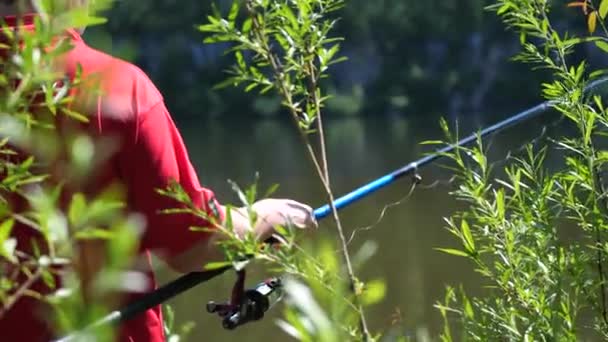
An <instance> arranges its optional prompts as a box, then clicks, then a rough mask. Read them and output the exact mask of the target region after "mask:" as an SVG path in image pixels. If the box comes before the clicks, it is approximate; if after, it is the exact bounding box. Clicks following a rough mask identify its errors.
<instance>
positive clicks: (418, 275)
mask: <svg viewBox="0 0 608 342" xmlns="http://www.w3.org/2000/svg"><path fill="white" fill-rule="evenodd" d="M217 2H218V3H219V5H220V6H219V7H220V8H226V6H228V5H229V1H217ZM554 3H555V4H556V5H555V21H554V22H555V23H556V25H558V27H560V28H563V29H568V30H570V31H583V30H585V24H584V18H583V17H582V16H581V15H580V13H578V11H574V10H571V9H570V10H569V9H567V8H566V2H565V1H564V2H563V4H562V2H560V1H555V2H554ZM486 5H488V2H485V1H481V0H426V1H418V0H375V1H369V0H351V1H347V4H346V7H345V8H344V9H343V10H342V11H340V12H339V14H338V15H339V16H340V17H341V18H342V19H341V20H340V22H339V25H338V27H337V30H336V32H335V35H336V36H342V37H345V38H346V40H345V42H344V44H343V46H342V50H341V54H342V55H344V56H347V57H348V61H346V62H344V63H341V64H339V65H337V66H335V68H334V69H333V71H332V77H331V79H330V80H328V81H327V82H326V84H325V86H326V87H327V89H328V91H329V92H330V93H332V94H333V95H334V98H333V99H332V100H331V101H330V102H329V103H328V106H327V110H326V115H327V117H328V118H329V119H330V120H329V122H328V129H327V134H328V137H327V138H328V148H329V159H330V167H331V168H332V175H333V183H334V189H335V191H336V193H337V194H343V193H346V192H348V191H350V190H352V189H354V188H356V187H358V186H360V185H362V184H364V183H366V182H368V181H370V180H372V179H374V178H377V177H379V176H381V175H383V174H385V173H388V172H390V171H392V170H394V169H396V168H398V167H400V166H401V165H404V164H406V163H408V162H410V161H413V160H415V159H416V158H418V157H420V156H422V155H423V153H426V152H429V149H428V148H427V147H423V146H420V145H419V142H421V141H424V140H431V139H439V138H442V136H441V134H440V130H439V125H438V121H439V118H440V117H446V118H447V119H448V121H449V122H451V123H454V122H455V121H456V120H457V121H458V122H459V125H460V130H461V132H462V133H469V132H471V131H473V130H475V129H476V128H479V127H481V126H486V125H488V124H490V123H494V122H496V121H497V120H499V119H502V118H505V117H507V116H509V115H511V114H513V113H515V112H517V111H520V110H523V109H525V108H527V107H529V106H531V105H533V104H536V103H538V102H540V101H541V98H540V96H539V94H540V89H541V88H540V84H541V82H542V81H544V80H548V78H547V77H548V76H547V74H545V73H543V72H542V71H536V72H532V71H530V67H529V66H527V65H522V64H519V63H515V62H513V61H511V60H510V59H511V57H513V56H514V55H515V54H516V53H517V51H519V49H520V48H519V41H518V37H517V36H516V35H515V34H513V33H512V32H507V31H506V30H505V29H504V26H503V25H502V24H501V23H500V22H499V21H498V19H497V18H496V17H495V15H494V14H493V13H490V12H487V11H485V10H484V6H486ZM210 10H211V1H207V0H205V1H200V0H198V1H194V0H146V1H119V2H117V3H116V4H115V6H114V8H113V9H112V10H111V11H109V12H108V13H106V14H105V15H106V16H107V17H108V19H109V22H108V23H107V24H106V25H103V26H100V27H93V28H89V29H87V31H86V32H85V35H84V38H85V39H86V40H87V41H88V42H89V43H90V44H91V45H93V46H95V47H98V48H100V49H102V50H104V51H107V52H109V53H111V54H114V55H116V56H119V57H122V58H124V59H127V60H129V61H132V62H134V63H135V64H137V65H139V66H140V67H141V68H142V69H143V70H144V71H146V72H147V73H148V75H150V77H151V78H152V80H153V81H154V82H155V83H156V85H157V86H158V88H159V89H160V90H161V92H162V93H163V94H164V96H165V101H166V103H167V105H168V108H169V109H170V111H171V112H172V115H173V116H174V118H175V120H176V122H177V125H178V127H179V128H180V131H181V132H182V134H183V136H184V139H185V141H186V145H187V146H188V149H189V152H190V156H191V159H192V161H193V163H194V164H195V166H196V168H197V170H198V173H199V176H200V178H201V182H202V183H203V184H204V185H206V186H208V187H210V188H212V189H213V190H214V191H215V192H216V194H217V195H218V197H219V198H220V200H221V201H222V202H236V200H237V199H236V196H235V195H234V193H233V192H232V191H231V190H230V186H229V185H228V183H227V180H228V179H231V180H234V181H236V182H237V183H239V184H242V185H247V184H251V182H252V181H253V179H254V175H255V173H256V172H259V173H260V175H261V186H269V185H271V184H273V183H279V184H280V188H279V191H278V193H276V194H275V196H277V197H290V198H295V199H297V200H301V201H304V202H307V203H310V204H311V205H312V206H314V207H316V206H320V205H322V204H323V203H324V197H323V195H322V191H321V186H320V184H319V182H318V181H317V180H316V177H315V175H314V173H313V172H312V169H311V165H310V164H309V162H308V161H307V160H306V158H305V154H304V153H305V151H304V148H303V147H302V145H301V143H300V141H299V140H298V136H297V134H296V132H295V128H294V127H293V126H292V122H291V121H290V120H288V118H287V116H286V115H284V114H285V113H284V112H282V111H281V108H280V106H279V100H278V99H277V98H276V97H273V96H264V97H261V96H258V95H257V94H255V93H244V92H243V91H242V90H241V89H233V88H228V89H223V90H213V89H212V88H213V86H214V85H215V84H217V83H219V82H220V81H221V80H223V79H224V77H225V74H224V70H225V69H227V67H228V66H229V65H230V58H229V57H227V56H224V54H223V53H224V50H225V49H226V48H227V45H221V44H216V45H204V44H203V43H202V41H203V38H204V36H203V35H202V34H201V33H199V32H198V31H197V30H196V26H197V25H199V24H203V23H204V21H205V17H206V15H207V13H209V12H210ZM571 58H576V59H580V58H586V59H588V60H589V61H590V63H591V64H595V65H600V66H601V65H602V64H603V65H605V64H606V60H605V58H604V59H602V56H601V54H599V53H597V52H594V51H593V50H592V49H589V50H580V51H576V53H575V54H574V55H573V56H572V57H571ZM555 118H556V114H555V113H548V114H547V115H546V116H545V117H543V118H540V119H539V120H536V121H535V122H532V123H529V124H527V125H526V126H525V128H523V129H522V127H519V128H517V129H514V130H511V131H509V132H508V133H507V134H502V135H500V136H499V137H496V138H494V139H492V141H491V143H492V146H493V147H494V150H493V151H494V152H493V158H494V160H500V159H502V158H504V157H505V155H506V153H507V151H508V150H510V149H513V148H517V147H518V146H520V145H521V143H523V142H525V141H527V140H529V139H530V138H532V137H535V136H537V135H538V134H539V133H540V131H541V129H542V127H543V125H545V124H547V123H551V122H553V121H554V120H555ZM421 175H422V176H423V186H421V187H420V188H419V189H417V190H416V191H415V192H414V193H413V195H412V196H411V197H410V198H408V199H407V200H405V201H404V202H403V203H402V204H400V205H399V206H397V207H395V208H393V209H392V210H390V211H389V212H388V213H387V215H386V216H385V218H384V220H383V221H382V222H381V223H380V224H378V225H376V226H375V227H374V228H373V229H372V230H368V231H364V232H361V233H359V234H358V235H356V237H355V239H354V240H353V242H352V247H353V248H355V249H356V248H357V247H358V246H360V245H361V244H362V243H363V242H365V241H367V240H372V241H375V242H376V243H377V244H378V246H379V251H378V253H377V254H376V255H375V256H374V257H373V258H372V260H371V261H370V262H369V263H368V265H367V266H366V267H365V268H364V269H363V270H361V272H362V277H363V278H364V279H370V278H383V279H385V280H386V282H387V287H388V293H387V297H386V299H385V300H384V301H383V302H382V303H381V304H379V305H376V306H374V307H372V308H371V309H370V311H369V316H370V321H371V325H372V329H373V330H374V331H386V330H388V329H391V328H393V329H397V330H398V331H399V333H400V334H403V335H405V336H410V337H413V338H415V339H414V340H419V341H424V340H427V339H433V340H434V339H435V338H436V336H437V334H438V333H439V331H440V328H441V321H440V317H439V314H438V312H437V311H436V310H435V309H434V308H433V304H434V303H436V302H437V301H438V300H440V299H441V298H442V297H443V294H444V289H445V286H446V285H447V284H451V285H459V284H464V285H465V287H466V288H467V289H468V290H469V291H470V292H471V293H473V294H476V293H480V292H481V291H483V289H482V286H481V284H480V283H479V281H478V278H477V277H476V275H475V273H474V272H473V270H472V268H473V266H472V265H471V264H469V263H467V262H466V261H464V260H460V259H458V258H455V257H449V256H446V255H444V254H441V253H440V252H437V251H435V250H434V248H436V247H446V246H454V245H455V243H454V241H453V240H452V238H451V236H450V235H449V234H448V233H447V231H445V230H444V229H443V222H442V218H443V217H445V216H447V215H449V214H450V213H451V212H452V211H454V210H456V209H457V208H458V207H459V204H458V203H456V202H455V200H454V199H453V198H451V197H450V196H449V191H450V190H451V187H452V186H453V185H451V184H449V183H448V182H447V180H448V179H449V178H450V177H451V175H450V174H449V173H448V172H446V170H444V169H441V168H440V167H438V166H436V165H435V166H432V167H430V168H428V169H425V170H424V171H423V172H422V174H421ZM436 181H442V182H439V183H436ZM410 185H411V182H410V181H409V180H403V181H402V182H399V183H398V184H395V185H394V186H392V187H390V188H389V189H386V190H383V191H381V192H380V193H378V194H377V195H374V196H372V197H370V198H368V199H365V200H362V201H361V202H359V203H357V204H355V205H353V206H352V207H350V208H348V209H346V210H344V211H343V214H342V215H343V218H344V220H345V223H346V226H347V227H348V229H347V230H348V231H349V232H352V231H353V230H354V229H356V228H358V227H365V226H368V225H370V224H373V223H374V222H375V221H376V220H377V218H378V216H379V215H380V212H381V211H382V208H383V207H384V206H385V205H387V204H388V203H391V202H394V201H396V200H398V199H400V198H402V197H403V196H404V195H405V194H407V193H408V191H409V189H410ZM430 185H434V186H430ZM322 231H323V232H325V233H326V234H327V235H329V236H332V235H333V232H334V230H333V226H332V225H331V224H329V223H322ZM175 276H176V274H172V273H170V272H168V271H167V272H163V273H162V274H161V279H162V281H161V282H163V281H167V280H170V279H172V278H173V277H175ZM262 278H263V274H261V273H259V272H253V273H252V274H251V275H250V276H249V283H255V282H257V281H258V280H261V279H262ZM233 281H234V277H233V276H232V275H228V274H227V275H225V276H223V277H220V278H218V279H215V280H213V281H211V282H209V283H207V284H205V285H203V286H200V287H198V288H196V289H194V290H192V291H190V292H188V293H186V294H184V295H182V296H180V297H178V298H176V299H175V300H173V301H171V304H173V305H174V306H175V309H176V315H177V319H178V321H179V322H184V321H190V320H192V321H195V322H196V323H198V324H197V327H196V328H195V330H194V332H193V334H192V335H191V336H190V338H189V339H188V340H191V341H201V340H204V341H232V340H235V341H236V340H247V341H257V340H262V339H263V340H265V341H285V340H288V337H287V336H286V335H285V334H283V333H282V332H281V331H280V330H279V329H278V328H277V327H276V326H275V325H274V323H273V317H276V316H277V315H278V314H279V313H280V308H277V309H273V312H272V313H271V314H270V317H269V318H267V319H265V320H264V321H262V322H258V323H255V324H251V325H249V326H245V327H243V328H241V329H239V330H237V331H235V332H226V331H223V330H222V329H221V324H220V321H219V319H217V318H216V317H214V316H211V315H209V314H207V313H206V312H205V311H204V306H205V303H206V302H207V301H208V300H216V301H217V300H224V299H227V298H228V296H229V294H230V290H231V286H232V282H233ZM396 318H397V319H396ZM392 322H393V323H392ZM394 322H397V323H394Z"/></svg>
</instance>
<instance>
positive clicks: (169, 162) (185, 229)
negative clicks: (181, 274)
mask: <svg viewBox="0 0 608 342" xmlns="http://www.w3.org/2000/svg"><path fill="white" fill-rule="evenodd" d="M124 157H125V162H124V163H123V164H125V165H124V170H123V172H124V173H126V177H125V178H126V180H127V186H128V191H129V201H130V204H131V208H130V209H131V210H134V211H136V212H140V213H143V214H144V215H145V218H146V221H147V222H146V230H145V232H144V235H143V239H142V243H141V247H142V248H143V249H148V250H152V251H155V252H156V253H157V254H158V255H160V256H161V257H172V256H175V255H177V254H179V253H180V252H183V251H185V250H187V249H188V248H189V247H191V246H193V245H194V244H196V243H201V242H203V241H204V240H205V239H207V238H208V237H209V233H208V232H201V231H192V230H191V229H190V228H191V227H211V226H212V224H211V223H210V220H212V219H215V220H217V221H215V222H221V220H223V215H224V213H223V212H222V210H221V207H220V206H219V204H218V202H217V200H216V198H215V196H214V194H213V192H212V191H211V190H209V189H206V188H204V187H202V186H201V185H200V184H199V180H198V177H197V175H196V172H195V170H194V167H193V166H192V164H191V163H190V160H189V158H188V153H187V150H186V147H185V145H184V142H183V140H182V137H181V135H180V134H179V131H178V130H177V127H176V126H175V124H174V122H173V120H172V119H171V116H170V114H169V112H168V110H167V108H166V107H165V105H164V103H163V102H162V101H161V102H159V103H158V104H156V105H154V106H153V107H151V108H150V109H149V110H148V111H147V112H145V113H141V114H140V115H139V116H138V118H137V123H136V129H135V143H134V145H133V147H132V148H131V149H130V151H129V153H127V154H126V155H125V156H124ZM172 181H175V182H177V183H179V185H181V187H182V188H183V190H184V191H185V192H186V193H187V194H188V196H189V197H190V199H191V201H192V203H193V204H194V205H195V206H196V207H198V208H201V209H203V210H204V212H205V213H206V214H207V216H208V218H210V219H209V220H206V219H203V218H201V217H198V216H196V215H192V214H185V213H183V214H182V213H180V214H164V213H160V211H161V210H164V209H174V208H182V207H183V205H182V204H180V203H179V202H178V201H176V200H174V199H172V198H170V197H167V196H164V195H161V194H159V193H158V192H157V189H166V188H167V186H168V185H169V184H170V183H171V182H172Z"/></svg>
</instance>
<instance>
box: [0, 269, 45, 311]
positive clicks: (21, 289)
mask: <svg viewBox="0 0 608 342" xmlns="http://www.w3.org/2000/svg"><path fill="white" fill-rule="evenodd" d="M41 276H42V268H37V269H36V272H34V273H33V274H32V275H31V276H30V277H29V278H28V280H26V281H25V282H24V283H23V284H21V286H19V288H18V289H17V291H15V293H14V294H13V295H11V296H10V297H8V299H7V300H6V302H5V303H4V306H3V307H2V309H0V320H1V319H2V318H3V317H4V315H6V313H7V312H8V311H9V310H10V309H11V308H12V307H13V306H14V305H15V303H17V301H18V300H19V298H21V297H22V296H23V295H24V294H25V293H26V292H28V291H29V289H30V287H32V285H34V283H35V282H37V281H38V280H39V279H40V277H41Z"/></svg>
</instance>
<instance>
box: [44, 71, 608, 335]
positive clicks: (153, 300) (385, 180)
mask: <svg viewBox="0 0 608 342" xmlns="http://www.w3.org/2000/svg"><path fill="white" fill-rule="evenodd" d="M607 84H608V77H605V78H602V79H598V80H596V81H593V82H591V83H590V84H589V85H588V86H587V87H586V88H585V93H586V94H588V93H596V91H597V89H598V88H600V87H601V86H605V85H607ZM556 104H558V101H556V100H551V101H545V102H543V103H540V104H538V105H536V106H534V107H531V108H529V109H527V110H524V111H522V112H519V113H517V114H515V115H513V116H511V117H509V118H507V119H505V120H502V121H500V122H498V123H496V124H494V125H491V126H489V127H486V128H484V129H483V130H481V131H479V132H478V133H473V134H471V135H469V136H467V137H465V138H463V139H461V140H459V141H458V142H456V143H455V144H451V145H448V146H445V147H443V148H440V149H438V150H436V151H435V153H432V154H429V155H427V156H425V157H423V158H420V159H418V160H416V161H414V162H411V163H409V164H407V165H405V166H403V167H401V168H399V169H397V170H395V171H393V172H391V173H389V174H387V175H385V176H382V177H380V178H378V179H376V180H373V181H371V182H369V183H367V184H365V185H363V186H361V187H360V188H358V189H355V190H353V191H352V192H350V193H348V194H346V195H344V196H342V197H340V198H338V199H336V200H335V201H334V203H333V205H334V207H335V208H336V210H340V209H343V208H345V207H347V206H348V205H350V204H353V203H355V202H357V201H358V200H360V199H362V198H364V197H367V196H369V195H370V194H372V193H374V192H376V191H378V190H380V189H382V188H384V187H386V186H388V185H390V184H392V183H394V182H395V181H397V180H398V179H401V178H403V177H405V176H408V175H413V174H415V173H416V172H417V170H418V169H419V168H421V167H424V166H427V165H429V164H431V163H433V162H435V161H437V160H438V159H440V158H442V157H444V156H445V154H446V153H449V152H452V151H454V150H455V149H457V148H459V147H461V146H466V145H468V144H470V143H472V142H474V141H476V140H477V139H478V138H485V137H487V136H488V135H491V134H494V133H499V132H502V131H504V130H506V129H508V128H510V127H513V126H515V125H518V124H521V123H523V122H526V121H528V120H531V119H533V118H535V117H537V116H539V115H540V114H542V113H544V112H545V111H546V110H547V109H550V108H552V107H553V106H554V105H556ZM331 212H332V209H331V206H330V205H329V204H326V205H324V206H322V207H320V208H317V209H315V210H314V212H313V214H314V217H315V218H316V219H317V220H321V219H323V218H325V217H327V216H328V215H329V214H331ZM232 268H233V267H232V266H224V267H221V268H217V269H214V270H208V271H201V272H192V273H188V274H186V275H183V276H181V277H179V278H177V279H176V280H173V281H171V282H169V283H167V284H165V285H164V286H162V287H160V288H158V289H156V290H154V291H152V292H150V293H148V294H146V295H145V296H144V297H142V298H141V299H139V300H137V301H135V302H133V303H131V304H129V305H127V306H126V307H125V308H123V309H120V310H116V311H112V312H111V313H109V314H108V315H106V316H105V317H103V318H101V319H99V320H98V321H96V322H94V323H93V324H91V325H90V326H89V327H87V328H85V331H88V330H89V329H94V328H96V327H99V326H103V325H110V324H117V323H120V322H124V321H127V320H129V319H131V318H133V317H134V316H136V315H138V314H140V313H142V312H144V311H146V310H148V309H151V308H153V307H155V306H157V305H159V304H162V303H163V302H165V301H167V300H169V299H171V298H173V297H175V296H177V295H179V294H181V293H183V292H185V291H187V290H189V289H191V288H193V287H194V286H197V285H199V284H201V283H204V282H206V281H208V280H210V279H212V278H215V277H217V276H219V275H220V274H222V273H224V272H226V271H227V270H228V269H232ZM237 277H238V279H237V281H236V283H235V285H234V287H233V291H232V297H231V300H230V301H229V302H227V303H221V304H217V303H215V302H209V303H208V304H207V311H208V312H210V313H216V314H218V315H219V316H220V317H222V318H223V322H222V324H223V326H224V328H226V329H235V328H236V327H238V326H240V325H243V324H245V323H248V322H250V321H255V320H259V319H261V318H262V317H263V316H264V313H265V312H266V311H267V310H268V309H269V308H270V307H271V306H272V304H273V302H274V301H277V300H278V299H280V295H279V294H280V290H281V287H282V284H281V280H280V278H271V279H269V280H266V281H264V282H262V283H260V284H258V285H257V286H255V287H254V288H253V289H250V290H245V288H244V283H245V271H244V270H242V269H241V270H237ZM277 295H278V296H277ZM272 297H274V301H273V300H272V299H273V298H272ZM79 334H80V333H79V332H76V333H74V334H71V335H69V336H66V337H64V338H62V339H60V340H56V342H68V341H73V340H74V339H75V338H76V337H77V336H79Z"/></svg>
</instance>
